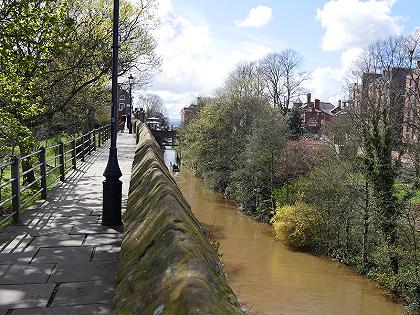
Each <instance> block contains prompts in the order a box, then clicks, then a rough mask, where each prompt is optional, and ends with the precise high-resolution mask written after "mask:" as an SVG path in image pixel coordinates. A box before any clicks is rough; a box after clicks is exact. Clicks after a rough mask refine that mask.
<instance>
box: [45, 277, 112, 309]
mask: <svg viewBox="0 0 420 315" xmlns="http://www.w3.org/2000/svg"><path fill="white" fill-rule="evenodd" d="M115 285H116V284H115V281H111V282H103V281H87V282H71V283H62V284H61V285H60V287H59V289H58V291H57V294H56V296H55V298H54V301H53V303H52V304H51V307H55V306H68V305H78V304H94V303H97V304H101V303H109V301H112V299H113V298H114V292H115Z"/></svg>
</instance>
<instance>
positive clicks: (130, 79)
mask: <svg viewBox="0 0 420 315" xmlns="http://www.w3.org/2000/svg"><path fill="white" fill-rule="evenodd" d="M133 82H134V78H133V75H132V74H130V76H129V77H128V84H129V85H130V112H129V113H128V117H127V125H128V132H129V133H130V134H132V133H133V124H132V121H131V119H132V116H131V115H132V114H133V98H132V97H131V88H132V86H133Z"/></svg>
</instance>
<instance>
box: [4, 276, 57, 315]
mask: <svg viewBox="0 0 420 315" xmlns="http://www.w3.org/2000/svg"><path fill="white" fill-rule="evenodd" d="M54 287H55V285H54V283H43V284H25V285H0V309H8V308H28V307H45V306H46V305H47V302H48V300H49V298H50V296H51V294H52V292H53V290H54ZM0 313H1V312H0Z"/></svg>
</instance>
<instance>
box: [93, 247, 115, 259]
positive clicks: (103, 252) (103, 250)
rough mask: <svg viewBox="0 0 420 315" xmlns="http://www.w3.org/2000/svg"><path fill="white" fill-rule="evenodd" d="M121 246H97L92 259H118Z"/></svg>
mask: <svg viewBox="0 0 420 315" xmlns="http://www.w3.org/2000/svg"><path fill="white" fill-rule="evenodd" d="M120 251H121V247H119V246H115V245H101V246H96V247H95V252H94V255H93V259H92V261H107V260H118V258H119V256H120Z"/></svg>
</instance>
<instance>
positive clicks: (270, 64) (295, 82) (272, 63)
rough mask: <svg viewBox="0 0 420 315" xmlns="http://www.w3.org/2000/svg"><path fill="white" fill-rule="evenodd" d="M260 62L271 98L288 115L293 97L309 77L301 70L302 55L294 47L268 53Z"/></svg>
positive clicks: (274, 104)
mask: <svg viewBox="0 0 420 315" xmlns="http://www.w3.org/2000/svg"><path fill="white" fill-rule="evenodd" d="M260 63H261V68H262V72H263V76H264V79H265V85H266V89H267V90H268V95H269V99H270V100H271V102H272V105H273V107H276V108H280V109H281V111H282V113H283V114H284V115H286V114H287V112H288V107H289V104H290V102H291V99H292V98H294V97H296V96H297V95H298V94H300V92H301V91H300V87H301V84H302V82H303V81H305V80H307V79H308V76H307V75H306V74H305V73H301V72H299V70H300V67H301V65H302V56H301V55H299V53H297V52H296V51H295V50H293V49H286V50H283V51H282V52H280V53H275V54H268V55H267V56H265V57H264V58H263V59H262V60H261V62H260Z"/></svg>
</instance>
